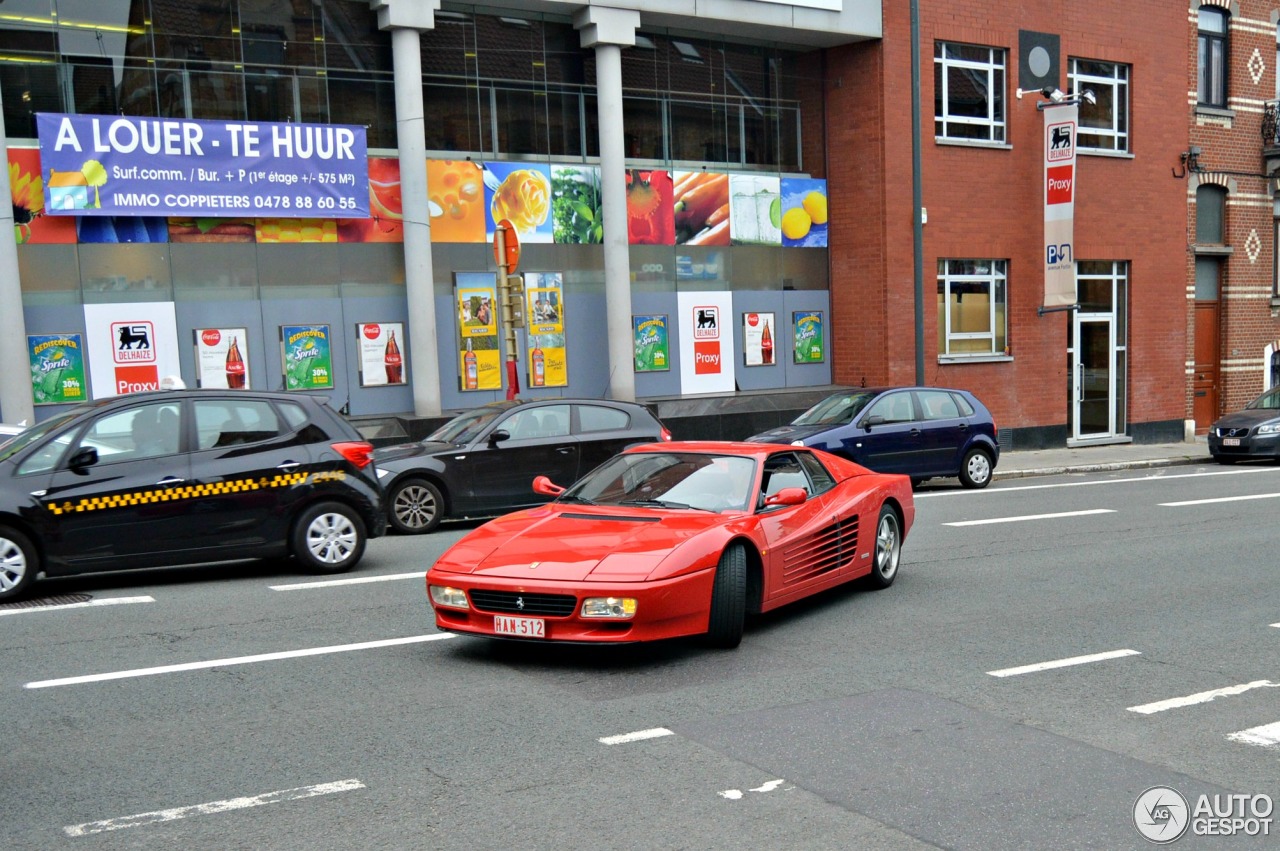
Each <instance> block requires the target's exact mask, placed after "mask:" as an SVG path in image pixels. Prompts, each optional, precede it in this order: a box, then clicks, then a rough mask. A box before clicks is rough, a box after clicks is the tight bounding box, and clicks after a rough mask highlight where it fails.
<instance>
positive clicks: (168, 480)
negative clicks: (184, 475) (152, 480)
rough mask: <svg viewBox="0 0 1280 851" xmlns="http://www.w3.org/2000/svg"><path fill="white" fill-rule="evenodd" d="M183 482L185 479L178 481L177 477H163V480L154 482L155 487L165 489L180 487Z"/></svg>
mask: <svg viewBox="0 0 1280 851" xmlns="http://www.w3.org/2000/svg"><path fill="white" fill-rule="evenodd" d="M185 481H186V479H180V478H178V477H177V476H165V477H164V478H163V479H161V480H160V481H158V482H156V487H164V488H167V487H168V486H169V485H180V484H182V483H183V482H185Z"/></svg>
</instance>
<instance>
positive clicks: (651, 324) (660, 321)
mask: <svg viewBox="0 0 1280 851" xmlns="http://www.w3.org/2000/svg"><path fill="white" fill-rule="evenodd" d="M631 330H632V334H633V336H634V338H635V347H636V372H670V371H671V350H670V349H669V348H668V346H669V345H670V343H669V337H668V334H667V317H666V316H665V315H658V316H652V315H650V316H632V317H631Z"/></svg>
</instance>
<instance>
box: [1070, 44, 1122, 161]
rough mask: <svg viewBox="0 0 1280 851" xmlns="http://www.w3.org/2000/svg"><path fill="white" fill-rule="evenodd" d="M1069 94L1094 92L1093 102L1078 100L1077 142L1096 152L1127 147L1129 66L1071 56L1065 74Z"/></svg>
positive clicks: (1119, 149) (1082, 146)
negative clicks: (1068, 85) (1078, 130)
mask: <svg viewBox="0 0 1280 851" xmlns="http://www.w3.org/2000/svg"><path fill="white" fill-rule="evenodd" d="M1067 77H1068V80H1069V83H1070V88H1071V94H1073V95H1077V96H1078V95H1080V94H1081V93H1082V92H1085V91H1090V92H1093V99H1094V103H1089V102H1088V101H1087V100H1082V101H1081V102H1080V133H1079V136H1078V137H1077V142H1076V144H1077V145H1078V146H1079V147H1080V148H1082V149H1093V150H1096V151H1126V152H1127V151H1128V150H1129V66H1128V65H1117V64H1116V63H1114V62H1096V61H1094V60H1092V59H1077V58H1075V57H1072V58H1071V67H1070V69H1069V71H1068V73H1067Z"/></svg>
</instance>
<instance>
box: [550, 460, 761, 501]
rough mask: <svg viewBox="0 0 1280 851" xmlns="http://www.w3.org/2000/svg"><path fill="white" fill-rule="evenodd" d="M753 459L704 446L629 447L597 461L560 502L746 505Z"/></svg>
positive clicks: (751, 491) (751, 486)
mask: <svg viewBox="0 0 1280 851" xmlns="http://www.w3.org/2000/svg"><path fill="white" fill-rule="evenodd" d="M755 468H756V464H755V461H753V460H751V459H750V458H742V457H738V456H736V455H716V454H711V453H704V452H628V453H625V454H622V455H617V456H615V457H614V458H612V459H611V460H609V461H607V462H605V464H603V465H602V466H600V467H597V468H596V469H595V470H594V471H593V472H591V473H589V474H588V475H587V477H586V478H584V479H582V480H581V481H579V482H578V483H577V484H576V485H574V486H573V487H571V488H570V489H569V490H567V491H566V492H565V493H564V494H563V495H561V497H560V501H562V502H590V503H594V504H596V505H636V506H642V507H650V508H676V509H701V510H704V511H727V510H735V511H744V510H746V508H747V506H748V505H751V504H753V501H752V499H751V498H752V497H753V496H754V488H755Z"/></svg>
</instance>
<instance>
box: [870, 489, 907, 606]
mask: <svg viewBox="0 0 1280 851" xmlns="http://www.w3.org/2000/svg"><path fill="white" fill-rule="evenodd" d="M901 558H902V522H901V521H900V520H898V512H896V511H894V510H893V508H891V507H890V506H888V505H882V506H880V519H879V520H877V521H876V548H875V551H874V552H873V553H872V558H871V573H869V574H867V586H868V587H869V588H874V589H877V590H878V589H880V588H888V587H889V586H890V585H892V584H893V580H895V579H897V578H898V562H899V561H900V560H901Z"/></svg>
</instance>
